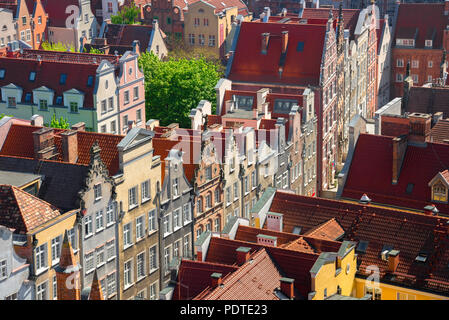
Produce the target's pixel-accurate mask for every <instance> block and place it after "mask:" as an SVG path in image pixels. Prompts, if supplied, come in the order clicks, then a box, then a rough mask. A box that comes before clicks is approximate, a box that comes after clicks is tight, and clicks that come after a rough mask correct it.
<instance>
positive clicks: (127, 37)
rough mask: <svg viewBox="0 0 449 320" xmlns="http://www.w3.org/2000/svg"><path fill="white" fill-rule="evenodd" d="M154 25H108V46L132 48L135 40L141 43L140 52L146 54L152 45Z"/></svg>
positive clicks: (106, 35)
mask: <svg viewBox="0 0 449 320" xmlns="http://www.w3.org/2000/svg"><path fill="white" fill-rule="evenodd" d="M152 32H153V26H152V25H131V24H107V26H106V30H105V34H104V38H106V39H107V43H108V45H121V46H130V47H131V48H132V44H133V41H134V40H138V41H139V43H140V50H141V52H144V51H146V50H147V48H148V44H149V43H150V39H151V33H152Z"/></svg>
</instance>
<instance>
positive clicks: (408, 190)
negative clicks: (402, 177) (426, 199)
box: [405, 183, 415, 194]
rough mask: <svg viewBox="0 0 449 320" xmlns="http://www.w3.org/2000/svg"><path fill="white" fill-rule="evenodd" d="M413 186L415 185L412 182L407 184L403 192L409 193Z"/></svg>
mask: <svg viewBox="0 0 449 320" xmlns="http://www.w3.org/2000/svg"><path fill="white" fill-rule="evenodd" d="M414 186H415V185H414V184H413V183H409V184H407V188H406V189H405V193H407V194H411V193H412V191H413V187H414Z"/></svg>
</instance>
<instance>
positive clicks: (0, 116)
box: [0, 113, 12, 120]
mask: <svg viewBox="0 0 449 320" xmlns="http://www.w3.org/2000/svg"><path fill="white" fill-rule="evenodd" d="M4 117H12V116H8V115H6V114H4V113H0V120H2V119H3V118H4Z"/></svg>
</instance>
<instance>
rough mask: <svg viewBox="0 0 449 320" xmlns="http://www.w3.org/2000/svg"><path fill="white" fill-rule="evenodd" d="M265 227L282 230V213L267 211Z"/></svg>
mask: <svg viewBox="0 0 449 320" xmlns="http://www.w3.org/2000/svg"><path fill="white" fill-rule="evenodd" d="M267 229H268V230H273V231H278V232H282V229H283V214H281V213H275V212H268V214H267Z"/></svg>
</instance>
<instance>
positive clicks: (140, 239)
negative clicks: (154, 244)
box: [136, 236, 145, 243]
mask: <svg viewBox="0 0 449 320" xmlns="http://www.w3.org/2000/svg"><path fill="white" fill-rule="evenodd" d="M143 239H145V236H142V237H140V238H136V243H138V242H140V241H142V240H143Z"/></svg>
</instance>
